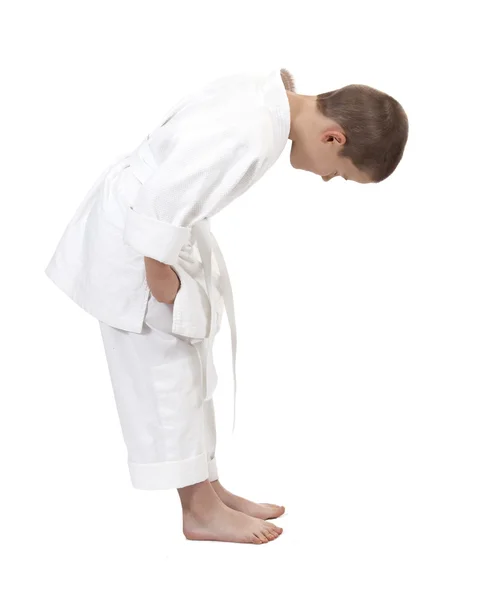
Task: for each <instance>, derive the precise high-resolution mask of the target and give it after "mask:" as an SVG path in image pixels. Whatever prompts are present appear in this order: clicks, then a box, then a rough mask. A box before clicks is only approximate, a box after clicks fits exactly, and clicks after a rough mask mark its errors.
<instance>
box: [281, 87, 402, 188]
mask: <svg viewBox="0 0 482 600" xmlns="http://www.w3.org/2000/svg"><path fill="white" fill-rule="evenodd" d="M287 94H288V99H289V102H290V109H291V129H290V135H289V138H290V139H291V140H292V146H291V154H290V162H291V165H292V166H293V167H294V168H295V169H302V170H305V171H310V172H312V173H315V174H317V175H320V176H321V177H322V178H323V180H324V181H329V180H330V179H332V177H336V176H340V177H344V178H345V179H349V180H352V181H357V182H359V183H376V182H379V181H382V180H383V179H385V178H387V177H388V176H389V175H391V174H392V173H393V171H394V170H395V168H396V166H397V165H398V163H399V162H400V159H401V158H402V155H403V151H404V149H405V144H406V142H407V137H408V119H407V115H406V114H405V111H404V110H403V108H402V107H401V105H400V104H399V103H398V102H397V101H396V100H395V99H394V98H392V97H391V96H389V95H388V94H385V93H383V92H380V91H379V90H376V89H374V88H371V87H369V86H366V85H347V86H345V87H342V88H340V89H338V90H334V91H332V92H325V93H323V94H318V95H317V96H304V95H301V94H296V93H294V92H292V91H287Z"/></svg>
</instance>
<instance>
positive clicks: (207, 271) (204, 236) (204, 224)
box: [192, 219, 237, 431]
mask: <svg viewBox="0 0 482 600" xmlns="http://www.w3.org/2000/svg"><path fill="white" fill-rule="evenodd" d="M192 232H193V236H194V239H195V240H196V242H197V246H198V249H199V254H200V255H201V259H202V263H203V268H204V277H205V280H206V290H207V293H208V297H209V306H210V310H211V314H210V318H209V335H208V338H207V342H206V344H207V356H206V357H205V360H204V361H202V363H203V377H204V382H205V388H204V393H206V390H207V389H210V388H209V381H208V375H209V371H208V369H207V363H208V361H209V359H210V357H211V353H212V347H213V342H214V333H215V329H214V315H215V311H214V304H213V286H212V263H211V257H212V252H213V251H214V254H215V256H216V261H217V263H218V266H219V271H220V275H221V296H222V297H223V300H224V306H225V307H226V314H227V315H228V321H229V327H230V330H231V356H232V361H233V431H234V425H235V422H236V343H237V337H236V321H235V318H234V301H233V290H232V288H231V281H230V279H229V273H228V269H227V267H226V263H225V261H224V257H223V255H222V252H221V249H220V248H219V245H218V242H217V241H216V238H215V237H214V235H213V233H212V232H211V230H210V223H209V219H203V220H202V221H198V222H197V223H195V224H194V225H193V227H192Z"/></svg>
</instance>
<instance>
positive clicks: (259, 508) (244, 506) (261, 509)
mask: <svg viewBox="0 0 482 600" xmlns="http://www.w3.org/2000/svg"><path fill="white" fill-rule="evenodd" d="M211 485H212V487H213V489H214V491H215V492H216V494H217V495H218V496H219V497H220V498H221V500H222V501H223V502H224V504H225V505H226V506H229V508H232V509H234V510H238V511H240V512H243V513H245V514H246V515H250V516H251V517H257V518H258V519H276V517H279V516H281V515H282V514H283V513H284V512H285V507H284V506H278V505H277V504H267V503H261V504H259V503H257V502H251V500H246V498H242V497H241V496H235V495H234V494H232V493H231V492H228V490H227V489H226V488H224V487H223V486H222V485H221V484H220V483H219V480H216V481H211Z"/></svg>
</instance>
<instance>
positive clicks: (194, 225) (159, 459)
mask: <svg viewBox="0 0 482 600" xmlns="http://www.w3.org/2000/svg"><path fill="white" fill-rule="evenodd" d="M286 89H290V90H292V91H294V80H293V78H292V76H291V74H290V73H289V72H288V71H287V70H286V69H280V68H275V69H272V70H270V71H267V72H260V71H257V72H254V71H250V72H242V73H237V74H234V75H228V76H224V77H220V78H218V79H215V80H214V81H211V82H209V83H207V84H205V85H203V86H202V87H201V88H199V89H197V90H196V91H195V92H194V93H192V94H189V95H187V96H185V97H184V98H182V99H181V100H180V101H179V102H178V103H177V104H176V105H175V106H173V107H172V108H171V109H170V110H169V111H168V113H167V114H166V115H165V116H164V118H163V119H162V121H161V123H160V124H159V125H158V126H157V127H156V128H155V129H154V131H153V132H152V133H150V134H149V135H148V136H147V137H146V138H145V139H144V140H143V141H142V142H141V144H140V145H139V146H138V147H137V148H136V149H135V150H134V151H132V152H130V153H128V154H124V155H122V156H118V157H117V158H116V159H115V161H114V162H113V164H111V165H110V166H109V167H107V169H105V170H104V171H103V173H102V174H101V175H100V176H99V178H98V179H97V181H96V182H95V183H94V185H93V186H92V188H91V189H90V190H89V192H88V193H87V195H86V197H85V198H84V200H83V202H82V203H81V205H80V206H79V207H78V209H77V211H76V212H75V214H74V216H73V217H72V219H71V221H70V223H69V224H68V225H67V228H66V230H65V232H64V234H63V236H62V238H61V239H60V241H59V243H58V245H57V248H56V250H55V252H54V254H53V256H52V258H51V260H50V262H49V264H48V265H47V267H46V269H45V273H46V274H47V275H48V277H49V278H50V279H51V280H52V281H53V282H54V283H55V284H56V285H57V286H58V287H59V288H60V289H62V290H63V291H64V292H65V293H66V294H67V295H68V296H69V297H70V298H71V299H72V300H73V301H74V302H75V303H76V304H78V305H79V306H80V307H82V308H83V309H84V310H85V311H86V312H87V313H89V314H90V315H92V316H94V317H95V318H96V319H98V321H99V323H100V327H101V332H102V338H103V341H104V346H105V349H106V357H107V361H108V364H109V369H110V375H111V379H112V384H113V389H114V394H115V397H116V402H117V407H118V410H119V416H120V420H121V425H122V430H123V434H124V439H125V442H126V445H127V449H128V463H129V469H130V474H131V479H132V483H133V485H134V487H137V488H140V489H166V488H170V487H183V486H185V485H191V484H192V483H196V482H198V481H203V480H204V479H206V477H207V476H209V478H210V479H211V480H213V479H214V478H216V477H217V473H216V467H215V462H214V461H215V459H214V443H215V442H214V440H215V431H214V415H213V409H212V406H210V408H209V411H208V412H206V411H207V408H206V404H212V394H213V391H214V388H215V385H216V381H217V379H216V372H215V369H214V365H213V362H212V344H213V340H214V336H215V334H216V333H217V331H219V327H220V322H221V317H222V314H223V308H225V309H226V313H227V316H228V320H229V325H230V328H231V346H232V359H233V377H234V399H236V368H235V360H236V325H235V318H234V303H233V297H232V290H231V285H230V282H229V275H228V272H227V268H226V265H225V262H224V259H223V256H222V254H221V250H220V248H219V246H218V244H217V242H216V240H215V238H214V236H213V235H212V233H211V231H210V219H211V217H212V216H214V215H215V214H216V213H218V212H219V211H220V210H221V209H222V208H224V207H225V206H227V205H228V204H229V203H230V202H231V201H232V200H234V199H235V198H237V197H239V196H240V195H241V194H243V193H244V192H245V191H246V190H248V189H249V188H250V187H251V185H253V184H254V183H255V182H256V181H258V180H259V179H260V177H261V176H262V175H263V174H264V173H265V172H266V171H267V170H268V169H269V168H270V167H271V166H272V165H273V164H274V163H275V162H276V160H277V159H278V158H279V156H280V155H281V153H282V151H283V149H284V147H285V145H286V143H287V141H288V139H289V138H288V136H289V131H290V107H289V101H288V97H287V94H286ZM145 256H149V257H151V258H154V259H156V260H158V261H160V262H163V263H166V264H169V265H171V267H172V268H173V269H174V270H175V271H176V273H177V274H178V276H179V279H180V282H181V285H180V289H179V291H178V293H177V296H176V298H175V300H174V303H173V304H172V305H169V304H164V303H160V302H158V301H157V300H156V299H155V298H154V297H153V296H152V294H151V293H150V290H149V287H148V285H147V281H146V273H145V265H144V257H145ZM213 258H214V260H213ZM200 411H204V413H202V412H200ZM203 432H204V433H203Z"/></svg>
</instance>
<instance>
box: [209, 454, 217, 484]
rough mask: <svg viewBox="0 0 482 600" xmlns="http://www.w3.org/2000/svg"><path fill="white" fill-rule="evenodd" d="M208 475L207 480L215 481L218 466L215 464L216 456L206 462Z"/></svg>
mask: <svg viewBox="0 0 482 600" xmlns="http://www.w3.org/2000/svg"><path fill="white" fill-rule="evenodd" d="M208 476H209V481H216V479H218V467H217V465H216V458H213V459H211V460H210V461H209V462H208Z"/></svg>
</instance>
